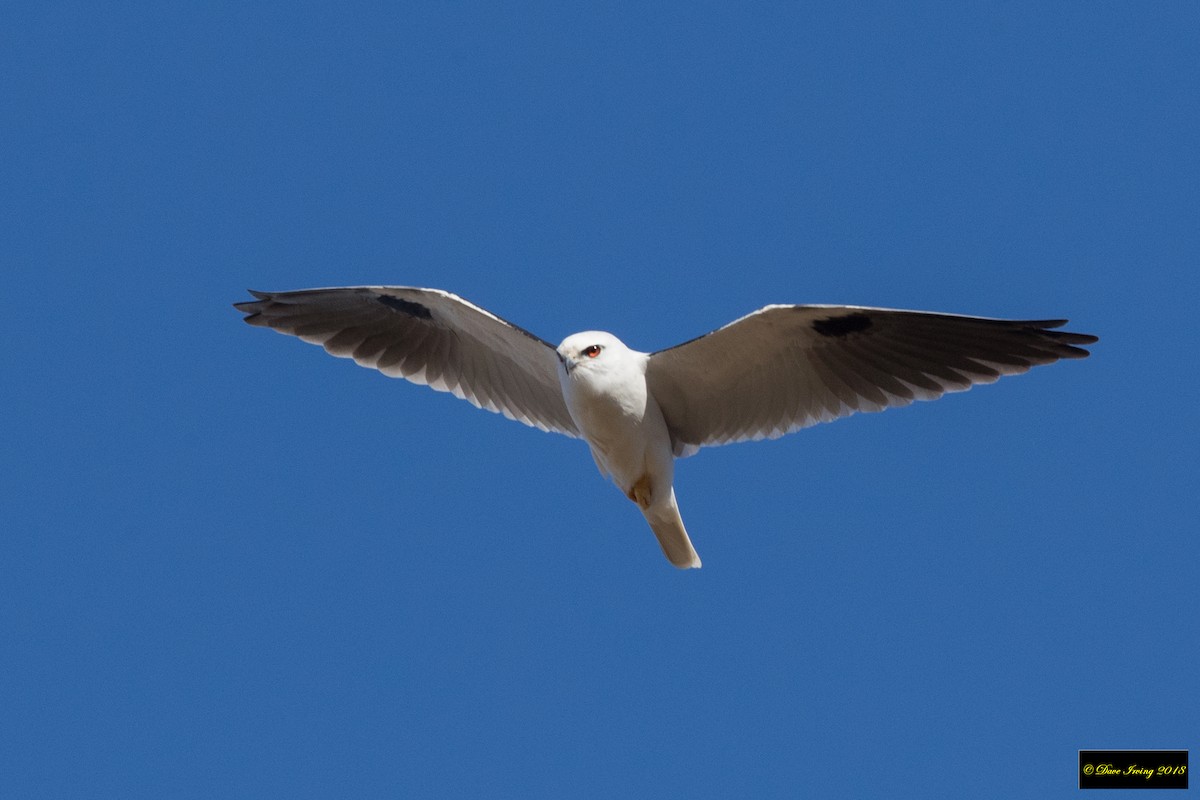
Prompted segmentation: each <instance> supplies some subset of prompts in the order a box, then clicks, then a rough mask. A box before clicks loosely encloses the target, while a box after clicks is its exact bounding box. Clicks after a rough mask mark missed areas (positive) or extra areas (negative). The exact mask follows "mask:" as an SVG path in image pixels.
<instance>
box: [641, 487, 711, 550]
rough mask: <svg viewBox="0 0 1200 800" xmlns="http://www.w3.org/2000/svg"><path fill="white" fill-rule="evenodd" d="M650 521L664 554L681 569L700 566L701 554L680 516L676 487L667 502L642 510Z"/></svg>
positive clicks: (651, 528)
mask: <svg viewBox="0 0 1200 800" xmlns="http://www.w3.org/2000/svg"><path fill="white" fill-rule="evenodd" d="M642 513H643V514H644V515H645V517H646V521H647V522H649V523H650V530H652V531H654V535H655V536H657V537H658V545H659V547H661V548H662V551H663V555H665V556H666V557H667V560H668V561H670V562H671V563H672V564H674V565H675V566H677V567H679V568H680V569H691V568H696V569H698V568H699V567H700V556H698V555H697V554H696V549H695V548H694V547H692V540H691V539H689V538H688V535H687V529H685V528H684V527H683V518H682V517H680V516H679V506H678V505H676V503H675V489H674V488H672V489H671V499H670V501H669V502H667V503H656V504H654V505H652V506H650V507H649V508H647V509H646V510H645V511H643V512H642Z"/></svg>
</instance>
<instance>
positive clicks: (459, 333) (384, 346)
mask: <svg viewBox="0 0 1200 800" xmlns="http://www.w3.org/2000/svg"><path fill="white" fill-rule="evenodd" d="M250 294H252V295H254V297H255V298H257V299H256V300H254V301H250V302H245V303H235V304H234V305H235V307H236V308H237V309H238V310H239V311H242V312H243V313H245V314H246V320H245V321H246V322H248V323H249V324H251V325H258V326H261V327H266V328H272V329H274V330H276V331H279V332H280V333H286V334H290V335H292V336H297V337H299V338H301V339H303V340H304V341H306V342H309V343H311V344H319V345H321V346H322V347H324V348H325V349H326V350H327V351H328V352H329V353H330V354H332V355H335V356H338V357H339V358H353V359H354V361H355V362H356V363H358V364H359V365H361V366H364V367H371V368H372V369H377V370H379V371H380V372H382V373H383V374H385V375H388V376H390V377H393V378H405V379H407V380H410V381H412V382H413V383H419V384H424V385H427V386H429V387H430V388H433V389H436V390H437V391H439V392H450V393H452V394H454V395H455V396H456V397H460V398H462V399H464V400H467V401H469V402H471V403H472V404H474V405H475V406H478V407H479V408H483V409H486V410H488V411H495V412H498V413H501V414H503V415H504V416H506V417H508V418H509V419H515V420H517V421H518V422H523V423H525V424H526V425H531V426H533V427H535V428H541V429H542V430H544V431H555V432H557V433H563V434H566V435H567V436H578V435H579V432H578V430H577V429H576V427H575V423H574V422H573V421H572V420H571V415H570V413H568V411H567V406H566V403H565V402H564V401H563V397H562V388H561V387H560V385H559V382H558V356H557V354H556V353H555V350H554V348H553V347H552V346H551V345H550V344H549V343H548V342H545V341H543V340H541V339H539V338H538V337H536V336H534V335H533V334H532V333H529V332H528V331H526V330H524V329H522V328H519V327H517V326H516V325H513V324H512V323H510V322H506V321H505V320H502V319H500V318H499V317H497V316H496V315H495V314H491V313H489V312H488V311H485V310H484V309H482V308H480V307H478V306H476V305H473V304H471V303H468V302H467V301H466V300H463V299H462V298H461V297H458V296H457V295H454V294H451V293H450V292H443V291H440V290H438V289H418V288H415V287H407V286H349V287H344V288H337V289H306V290H303V291H297V292H255V291H251V292H250Z"/></svg>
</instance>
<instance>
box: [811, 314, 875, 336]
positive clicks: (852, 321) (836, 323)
mask: <svg viewBox="0 0 1200 800" xmlns="http://www.w3.org/2000/svg"><path fill="white" fill-rule="evenodd" d="M812 326H813V330H814V331H816V332H817V333H819V334H821V335H822V336H845V335H847V334H850V333H858V332H859V331H865V330H866V329H867V328H869V327H871V318H870V317H868V316H867V315H866V314H863V313H855V314H847V315H846V316H844V317H830V318H829V319H818V320H814V321H813V324H812Z"/></svg>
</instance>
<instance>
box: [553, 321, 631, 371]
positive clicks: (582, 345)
mask: <svg viewBox="0 0 1200 800" xmlns="http://www.w3.org/2000/svg"><path fill="white" fill-rule="evenodd" d="M632 352H633V351H632V350H630V349H629V348H628V347H626V346H625V344H624V343H623V342H622V341H621V340H620V339H618V338H617V337H615V336H613V335H612V334H611V333H605V332H604V331H584V332H583V333H573V334H571V335H570V336H568V337H567V338H566V339H563V340H562V344H560V345H559V346H558V360H559V361H560V362H561V363H562V366H563V369H564V370H565V371H566V373H567V374H568V375H571V374H572V373H574V372H575V370H577V369H582V370H584V371H585V373H591V374H596V375H599V374H603V373H605V372H609V371H611V370H613V369H615V368H618V367H619V366H624V365H625V364H627V363H628V359H626V358H625V356H626V355H627V354H629V353H632Z"/></svg>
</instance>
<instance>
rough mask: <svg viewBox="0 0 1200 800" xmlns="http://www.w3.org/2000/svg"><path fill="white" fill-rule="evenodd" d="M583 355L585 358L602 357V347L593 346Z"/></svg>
mask: <svg viewBox="0 0 1200 800" xmlns="http://www.w3.org/2000/svg"><path fill="white" fill-rule="evenodd" d="M583 354H584V355H585V356H587V357H588V358H595V357H596V356H598V355H600V345H598V344H594V345H592V346H591V347H589V348H587V349H586V350H584V351H583Z"/></svg>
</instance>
